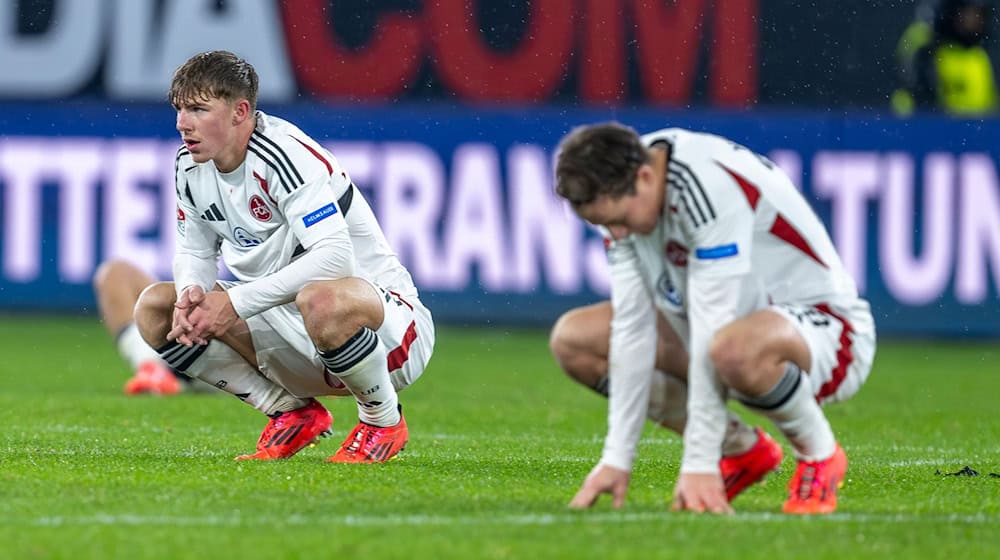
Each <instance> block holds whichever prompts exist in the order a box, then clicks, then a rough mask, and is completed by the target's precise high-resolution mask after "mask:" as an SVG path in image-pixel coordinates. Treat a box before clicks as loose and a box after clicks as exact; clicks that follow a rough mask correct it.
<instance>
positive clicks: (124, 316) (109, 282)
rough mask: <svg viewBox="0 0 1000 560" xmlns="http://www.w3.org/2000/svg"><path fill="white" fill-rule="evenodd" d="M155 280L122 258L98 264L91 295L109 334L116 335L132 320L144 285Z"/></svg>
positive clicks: (144, 287)
mask: <svg viewBox="0 0 1000 560" xmlns="http://www.w3.org/2000/svg"><path fill="white" fill-rule="evenodd" d="M154 281H155V280H154V279H153V278H152V277H151V276H150V275H148V274H146V273H145V272H143V271H142V270H140V269H139V268H137V267H136V266H134V265H132V264H130V263H127V262H125V261H121V260H112V261H107V262H105V263H103V264H101V266H100V267H98V269H97V273H95V274H94V295H95V296H96V297H97V307H98V310H99V311H100V313H101V322H103V323H104V328H105V329H107V331H108V334H110V335H111V336H113V337H114V336H118V333H120V332H121V331H122V329H124V328H125V327H126V326H128V325H129V324H130V323H132V312H133V310H134V309H135V302H136V301H138V299H139V294H140V293H142V291H143V290H144V289H146V286H149V285H150V284H152V283H153V282H154Z"/></svg>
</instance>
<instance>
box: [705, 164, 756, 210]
mask: <svg viewBox="0 0 1000 560" xmlns="http://www.w3.org/2000/svg"><path fill="white" fill-rule="evenodd" d="M715 163H718V164H719V167H721V168H722V169H723V170H724V171H725V172H726V173H729V176H730V177H732V178H733V180H734V181H736V184H737V185H739V186H740V189H741V190H742V191H743V196H745V197H747V202H749V203H750V209H751V210H756V209H757V202H758V201H760V189H758V188H757V185H754V184H753V183H751V182H750V181H748V180H747V179H746V177H743V176H742V175H740V174H738V173H736V172H735V171H733V170H732V169H729V168H728V167H726V166H725V165H722V164H721V163H719V162H715Z"/></svg>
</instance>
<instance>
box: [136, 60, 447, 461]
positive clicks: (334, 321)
mask: <svg viewBox="0 0 1000 560" xmlns="http://www.w3.org/2000/svg"><path fill="white" fill-rule="evenodd" d="M257 85H258V81H257V73H256V72H255V71H254V69H253V67H252V66H251V65H250V64H248V63H247V62H246V61H244V60H242V59H240V58H238V57H236V56H235V55H234V54H232V53H229V52H224V51H212V52H206V53H202V54H199V55H196V56H194V57H193V58H191V59H190V60H188V61H187V62H185V63H184V64H183V65H182V66H181V67H180V68H178V69H177V71H176V73H175V74H174V77H173V81H172V83H171V86H170V93H169V98H170V102H171V103H172V104H173V106H174V108H175V109H176V110H177V130H178V131H179V132H180V135H181V139H182V140H183V142H184V145H183V146H182V147H181V148H180V149H179V150H178V151H177V160H176V164H175V167H176V187H177V248H176V253H175V257H174V282H173V283H168V282H161V283H157V284H154V285H152V286H150V287H149V288H147V289H146V290H145V291H144V292H143V293H142V295H141V296H140V298H139V302H138V304H137V306H136V312H135V321H136V324H137V325H138V327H139V332H140V333H141V334H142V337H143V338H144V339H145V340H146V342H147V343H148V344H149V345H150V346H152V347H154V348H156V349H157V352H158V353H159V355H160V356H161V357H162V358H163V360H164V361H165V362H166V363H167V364H169V365H170V366H171V367H173V368H174V369H176V370H178V371H181V372H184V373H186V374H188V375H189V376H191V377H196V378H198V379H201V380H202V381H205V382H206V383H209V384H211V385H214V386H216V387H218V388H220V389H222V390H223V391H226V392H228V393H231V394H233V395H234V396H236V397H238V398H239V399H240V400H242V401H244V402H245V403H247V404H249V405H250V406H252V407H254V408H256V409H257V410H259V411H261V412H263V413H264V414H266V415H267V416H269V417H270V418H271V420H270V422H269V423H268V424H267V426H266V427H265V428H264V432H263V433H262V434H261V436H260V440H259V441H258V442H257V450H256V452H255V453H252V454H249V455H243V456H241V457H238V459H283V458H286V457H290V456H292V455H293V454H295V453H296V452H298V451H299V450H300V449H302V448H303V447H305V446H306V445H308V444H309V443H310V442H312V441H313V440H315V439H316V438H317V437H318V436H320V435H325V434H326V433H328V431H329V429H330V425H331V422H332V418H331V416H330V413H329V411H327V409H326V408H324V407H323V405H321V404H320V403H319V401H317V400H316V399H315V398H314V397H316V396H320V395H352V396H353V397H354V399H355V400H356V401H357V404H358V416H359V417H360V422H359V423H358V424H357V426H356V427H355V428H354V430H353V431H352V432H351V433H350V435H348V436H347V439H345V440H344V442H343V444H342V445H341V446H340V449H339V450H337V452H336V454H334V455H333V456H332V457H330V458H329V459H327V460H328V461H331V462H335V463H354V462H365V463H370V462H384V461H387V460H389V459H391V458H392V457H394V456H395V455H396V454H397V453H399V451H401V450H402V449H403V446H404V445H405V444H406V441H407V437H408V431H407V427H406V421H405V420H404V419H403V415H402V409H401V407H400V406H399V405H398V401H397V397H396V392H397V391H399V390H402V389H403V388H405V387H407V386H408V385H410V384H411V383H413V382H414V381H415V380H416V379H417V377H419V376H420V374H421V373H422V372H423V370H424V368H425V367H426V365H427V362H428V361H429V360H430V357H431V352H432V350H433V346H434V325H433V322H432V319H431V314H430V312H429V311H428V310H427V308H425V307H424V306H423V305H422V304H421V303H420V299H419V297H418V294H417V290H416V288H415V287H414V285H413V280H412V279H411V277H410V274H409V272H407V270H406V269H405V268H404V267H403V266H402V264H400V262H399V260H398V259H397V257H396V255H395V254H394V253H393V251H392V249H390V247H389V245H388V243H387V242H386V239H385V236H384V235H383V233H382V230H381V228H380V227H379V225H378V223H377V222H376V220H375V216H374V214H373V213H372V210H371V208H370V207H369V206H368V203H367V202H366V201H365V199H364V197H363V196H362V194H361V192H360V191H359V190H358V189H357V187H355V186H354V184H353V183H352V182H351V179H350V177H349V176H348V174H347V172H346V171H345V170H344V169H342V168H341V167H340V165H339V163H338V162H337V160H336V159H334V157H333V156H332V155H331V154H330V153H329V152H327V151H326V150H325V149H323V147H322V146H320V145H319V144H318V143H317V142H315V141H314V140H313V139H312V138H310V137H309V136H307V135H306V134H305V133H303V132H302V131H301V130H299V129H298V128H296V127H295V126H294V125H292V124H290V123H288V122H286V121H284V120H281V119H279V118H276V117H272V116H269V115H266V114H264V113H263V112H260V111H257V110H256V99H257ZM220 254H221V256H222V258H223V260H224V262H225V264H226V266H227V267H228V269H229V270H230V271H231V272H232V273H233V275H234V276H235V277H236V278H237V279H238V280H237V281H234V282H230V281H221V280H218V279H217V259H218V257H219V255H220Z"/></svg>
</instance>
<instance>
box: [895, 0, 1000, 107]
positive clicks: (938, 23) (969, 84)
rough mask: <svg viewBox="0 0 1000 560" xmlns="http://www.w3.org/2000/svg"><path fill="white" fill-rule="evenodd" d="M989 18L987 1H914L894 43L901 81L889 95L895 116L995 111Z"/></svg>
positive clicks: (995, 95) (991, 13)
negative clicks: (912, 12) (910, 19)
mask: <svg viewBox="0 0 1000 560" xmlns="http://www.w3.org/2000/svg"><path fill="white" fill-rule="evenodd" d="M992 23H993V6H992V3H991V2H990V1H989V0H933V1H924V2H921V3H920V4H918V6H917V13H916V17H915V18H914V21H913V23H911V24H910V25H909V26H908V27H907V28H906V30H905V31H904V32H903V35H902V36H901V38H900V40H899V43H898V45H897V47H896V62H897V64H898V68H899V77H900V82H901V86H900V87H899V88H898V89H897V90H896V91H895V92H894V93H893V95H892V109H893V111H894V112H895V113H896V114H897V115H900V116H908V115H910V114H912V113H913V112H914V111H917V110H931V111H934V110H937V111H942V112H945V113H948V114H950V115H954V116H962V117H981V116H986V115H992V114H994V113H996V110H997V86H996V79H995V73H994V70H993V62H992V60H991V59H990V55H989V53H988V52H987V50H986V48H985V43H986V40H987V39H988V37H989V34H990V31H991V28H992Z"/></svg>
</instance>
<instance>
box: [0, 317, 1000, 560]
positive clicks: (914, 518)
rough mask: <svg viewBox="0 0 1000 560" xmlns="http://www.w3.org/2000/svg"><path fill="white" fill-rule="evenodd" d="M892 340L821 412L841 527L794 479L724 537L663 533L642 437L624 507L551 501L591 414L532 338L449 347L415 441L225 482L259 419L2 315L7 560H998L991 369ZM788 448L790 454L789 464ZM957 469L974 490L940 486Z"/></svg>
mask: <svg viewBox="0 0 1000 560" xmlns="http://www.w3.org/2000/svg"><path fill="white" fill-rule="evenodd" d="M997 348H998V347H997V346H996V345H995V344H990V343H985V342H980V343H966V344H960V343H938V342H934V343H928V342H887V341H883V342H882V343H881V345H880V348H879V353H878V356H877V359H876V363H875V367H874V371H873V373H872V375H871V378H870V379H869V381H868V383H867V385H866V386H865V387H864V388H863V389H862V391H861V393H859V395H858V396H856V397H855V398H854V399H853V400H851V401H849V402H846V403H842V404H839V405H835V406H832V407H830V408H828V414H829V416H830V419H831V421H832V423H833V425H834V428H835V429H836V431H837V433H838V436H839V440H840V441H841V443H842V444H843V446H844V448H845V449H846V450H847V453H848V456H849V459H850V462H851V466H850V470H849V472H848V480H847V483H846V485H845V487H844V489H843V490H842V492H841V505H840V508H839V511H838V513H837V514H835V515H832V516H828V517H822V518H793V517H788V516H784V515H782V514H780V513H779V512H780V509H781V503H782V501H783V499H784V493H785V489H784V486H785V483H786V481H787V479H788V477H789V476H790V474H791V471H792V468H793V464H792V461H791V460H790V459H787V458H786V461H785V463H784V465H783V468H782V470H781V472H780V473H778V474H777V475H774V476H772V477H771V478H770V479H768V481H767V482H766V483H765V484H762V485H759V486H756V487H753V488H751V489H750V490H748V491H747V492H746V493H745V494H744V495H743V496H741V497H740V498H739V499H738V500H736V502H735V504H734V506H735V507H736V509H737V514H736V515H734V516H731V517H714V516H709V515H695V514H676V513H670V512H669V511H668V503H669V502H668V496H669V495H670V492H671V491H672V488H673V483H674V480H675V478H676V471H677V467H678V460H679V458H680V442H679V439H678V438H677V437H675V436H673V435H671V434H668V433H667V432H665V431H663V430H662V429H659V428H657V427H655V426H647V428H646V433H645V436H644V438H643V443H642V446H641V449H640V457H639V460H638V462H637V464H636V469H635V472H634V475H633V479H632V486H631V491H630V493H629V497H628V501H627V503H626V506H625V508H624V509H623V510H621V511H615V510H613V509H612V508H611V507H610V502H609V500H607V499H606V498H605V499H603V500H602V501H601V502H600V503H599V504H598V505H597V506H596V507H595V508H594V509H593V510H591V511H587V512H574V511H570V510H568V509H567V508H566V506H565V504H566V502H568V500H569V499H570V498H571V497H572V495H573V493H574V492H575V490H576V489H577V487H578V485H579V483H580V482H581V481H582V479H583V477H584V476H585V475H586V474H587V472H588V471H589V470H590V468H591V467H592V465H593V463H594V461H595V460H596V459H597V457H598V455H599V453H600V448H601V442H602V437H603V435H604V430H605V403H604V401H603V400H602V399H600V398H598V397H596V396H594V395H592V394H590V393H589V392H587V391H585V390H583V389H581V388H579V387H577V386H575V385H574V384H572V383H570V382H569V381H568V380H566V379H565V378H564V377H563V376H562V375H561V374H560V373H559V372H558V371H557V369H556V368H555V365H554V363H553V362H552V359H551V358H550V356H549V354H548V349H547V346H546V333H545V332H543V331H541V330H509V329H503V328H455V327H452V328H442V329H441V331H440V333H439V336H438V347H437V351H436V354H435V357H434V359H433V361H432V363H431V366H430V368H429V369H428V371H427V372H426V373H425V375H424V377H423V378H422V379H421V380H420V381H419V382H417V383H416V384H415V385H414V386H413V387H411V388H410V389H408V390H406V391H405V392H404V393H403V394H402V400H403V402H404V404H405V407H406V408H405V410H406V414H407V420H408V423H409V425H410V430H411V435H410V443H409V445H408V446H407V449H406V450H405V451H404V452H403V454H402V455H401V456H400V459H399V460H396V461H393V462H391V463H389V464H386V465H375V466H365V465H349V466H344V465H331V464H327V463H324V462H323V459H324V458H325V457H327V456H328V455H330V454H332V453H333V451H334V450H335V448H336V444H337V443H339V441H340V440H341V438H343V437H344V435H345V433H346V432H347V431H348V430H349V429H350V428H351V427H353V425H354V423H355V419H356V416H355V411H354V405H353V402H351V401H349V400H346V399H326V400H325V402H326V404H327V405H328V406H329V407H330V408H331V410H332V411H333V413H334V418H335V422H334V429H335V430H336V434H335V435H334V437H333V438H330V439H326V440H323V441H322V442H321V443H320V444H319V445H317V446H316V447H314V448H308V449H306V450H304V451H303V452H302V453H300V454H299V455H297V456H295V457H293V458H292V459H290V460H288V461H284V462H270V463H236V462H234V461H233V457H234V456H235V455H238V454H240V453H244V452H247V451H249V450H251V449H252V448H253V446H254V443H255V441H256V439H257V436H258V435H259V433H260V430H261V428H262V427H263V425H264V423H265V422H264V418H263V417H261V416H260V415H259V414H257V413H256V412H255V411H253V410H251V409H250V408H249V407H247V406H245V405H243V404H241V403H239V402H238V401H236V400H235V399H233V398H230V397H222V396H211V395H207V396H206V395H201V396H199V395H190V396H181V397H175V398H126V397H124V396H123V395H122V394H121V385H122V383H123V382H124V380H125V379H126V377H127V376H128V374H129V372H128V370H127V368H126V366H125V365H124V364H123V363H122V362H121V361H120V360H119V358H118V357H117V354H116V353H115V352H114V349H113V348H112V345H111V342H110V340H109V339H108V337H107V335H106V334H105V333H104V332H103V331H102V329H101V327H100V326H99V325H98V323H97V321H96V320H95V319H91V318H61V317H41V318H38V317H29V316H0V355H2V356H3V359H2V360H0V410H2V411H3V420H2V424H0V426H2V428H0V434H2V435H0V558H10V559H34V558H46V559H47V558H66V559H73V560H82V559H89V558H94V559H108V558H128V559H139V558H199V559H206V558H210V559H214V558H220V559H221V558H240V559H247V558H302V559H309V560H318V559H321V558H376V559H383V558H408V559H422V558H434V559H436V558H491V559H492V558H512V559H519V558H526V559H528V558H601V559H614V558H622V559H645V558H684V559H694V558H734V559H739V560H746V559H757V558H759V559H768V560H773V559H776V558H809V559H815V560H818V559H823V558H831V559H833V558H836V559H843V558H879V559H887V558H907V559H911V558H917V559H921V558H948V559H958V560H971V559H979V558H998V557H1000V478H998V477H991V476H990V473H1000V420H998V410H1000V408H998V405H1000V350H998V349H997ZM786 451H787V445H786ZM966 465H969V466H971V467H973V468H974V469H976V470H978V471H979V473H980V474H979V476H975V477H959V476H942V475H940V474H936V471H940V472H941V473H948V472H954V471H958V470H959V469H961V468H963V467H965V466H966Z"/></svg>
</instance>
